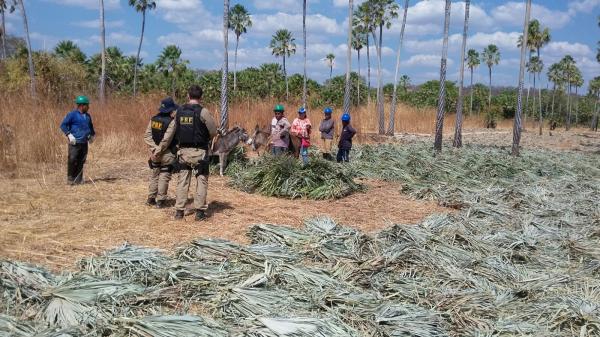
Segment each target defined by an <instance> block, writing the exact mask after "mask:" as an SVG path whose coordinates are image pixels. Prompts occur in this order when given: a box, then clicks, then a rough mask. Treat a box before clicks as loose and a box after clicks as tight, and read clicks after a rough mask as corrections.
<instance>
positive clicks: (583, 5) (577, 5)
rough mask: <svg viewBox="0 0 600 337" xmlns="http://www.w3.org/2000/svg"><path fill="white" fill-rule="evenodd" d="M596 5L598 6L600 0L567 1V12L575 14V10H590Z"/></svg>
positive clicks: (584, 11)
mask: <svg viewBox="0 0 600 337" xmlns="http://www.w3.org/2000/svg"><path fill="white" fill-rule="evenodd" d="M598 6H600V0H579V1H569V12H570V13H571V15H575V14H577V12H583V13H586V12H591V11H592V10H594V9H596V7H598Z"/></svg>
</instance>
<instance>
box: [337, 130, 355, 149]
mask: <svg viewBox="0 0 600 337" xmlns="http://www.w3.org/2000/svg"><path fill="white" fill-rule="evenodd" d="M355 134H356V130H354V128H353V127H352V126H351V125H350V124H348V125H346V126H344V127H343V128H342V134H341V135H340V142H339V143H338V147H339V148H340V149H342V150H350V149H352V137H354V135H355Z"/></svg>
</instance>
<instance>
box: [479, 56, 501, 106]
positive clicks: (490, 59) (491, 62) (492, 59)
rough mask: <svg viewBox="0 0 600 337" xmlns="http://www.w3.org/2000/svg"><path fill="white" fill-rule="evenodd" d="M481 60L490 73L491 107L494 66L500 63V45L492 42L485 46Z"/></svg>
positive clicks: (490, 101)
mask: <svg viewBox="0 0 600 337" xmlns="http://www.w3.org/2000/svg"><path fill="white" fill-rule="evenodd" d="M481 62H483V63H485V64H486V65H487V67H488V71H489V75H490V93H489V97H488V108H490V107H491V106H492V67H493V66H495V65H497V64H498V63H500V50H499V49H498V46H496V45H495V44H490V45H488V46H487V47H485V49H483V54H482V55H481Z"/></svg>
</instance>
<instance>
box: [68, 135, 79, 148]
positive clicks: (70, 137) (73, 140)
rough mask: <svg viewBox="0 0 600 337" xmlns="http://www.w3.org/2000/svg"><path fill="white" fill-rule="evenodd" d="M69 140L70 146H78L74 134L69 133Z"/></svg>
mask: <svg viewBox="0 0 600 337" xmlns="http://www.w3.org/2000/svg"><path fill="white" fill-rule="evenodd" d="M67 138H69V144H71V145H75V144H77V139H75V136H73V135H72V134H70V133H69V134H68V135H67Z"/></svg>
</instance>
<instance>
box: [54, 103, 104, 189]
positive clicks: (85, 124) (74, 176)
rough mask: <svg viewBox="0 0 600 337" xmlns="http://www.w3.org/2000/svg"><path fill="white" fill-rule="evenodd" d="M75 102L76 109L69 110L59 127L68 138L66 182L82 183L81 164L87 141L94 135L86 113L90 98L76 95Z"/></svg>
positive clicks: (86, 149) (89, 117) (85, 153)
mask: <svg viewBox="0 0 600 337" xmlns="http://www.w3.org/2000/svg"><path fill="white" fill-rule="evenodd" d="M75 104H77V109H75V110H73V111H71V112H69V113H68V114H67V115H66V116H65V118H64V119H63V121H62V123H61V124H60V129H61V130H62V132H63V133H64V134H65V136H67V138H68V139H69V159H68V161H67V182H68V183H69V184H70V185H73V184H81V183H83V164H84V163H85V159H86V157H87V153H88V143H92V142H93V141H94V138H95V137H96V132H95V131H94V125H93V124H92V117H91V116H90V115H89V114H88V109H89V106H90V100H89V99H88V98H87V97H86V96H78V97H77V98H76V99H75Z"/></svg>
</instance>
